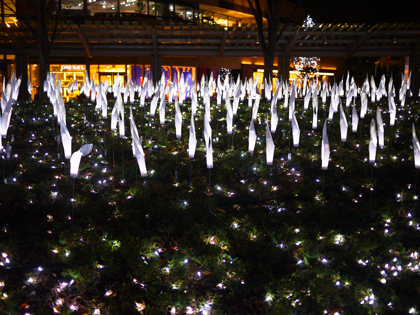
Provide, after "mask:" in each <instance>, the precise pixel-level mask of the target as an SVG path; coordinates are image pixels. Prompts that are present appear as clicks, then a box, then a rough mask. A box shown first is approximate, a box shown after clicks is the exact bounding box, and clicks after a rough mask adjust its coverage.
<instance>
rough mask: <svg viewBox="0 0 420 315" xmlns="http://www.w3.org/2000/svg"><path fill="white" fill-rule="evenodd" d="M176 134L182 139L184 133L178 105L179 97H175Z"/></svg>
mask: <svg viewBox="0 0 420 315" xmlns="http://www.w3.org/2000/svg"><path fill="white" fill-rule="evenodd" d="M175 132H176V137H177V139H180V138H181V132H182V113H181V109H180V108H179V104H178V96H175Z"/></svg>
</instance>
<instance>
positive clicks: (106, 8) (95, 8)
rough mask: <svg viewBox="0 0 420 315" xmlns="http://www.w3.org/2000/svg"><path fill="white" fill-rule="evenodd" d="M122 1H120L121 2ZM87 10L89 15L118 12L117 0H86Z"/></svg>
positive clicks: (107, 14)
mask: <svg viewBox="0 0 420 315" xmlns="http://www.w3.org/2000/svg"><path fill="white" fill-rule="evenodd" d="M122 2H123V1H121V3H122ZM88 10H89V12H90V15H95V16H103V15H105V16H109V15H111V16H112V15H114V14H116V13H117V12H118V0H101V1H94V0H88Z"/></svg>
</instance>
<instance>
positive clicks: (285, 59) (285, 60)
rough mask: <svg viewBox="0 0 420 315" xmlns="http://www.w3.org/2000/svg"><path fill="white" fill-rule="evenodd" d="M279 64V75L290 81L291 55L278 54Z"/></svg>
mask: <svg viewBox="0 0 420 315" xmlns="http://www.w3.org/2000/svg"><path fill="white" fill-rule="evenodd" d="M278 65H279V69H278V70H279V73H278V77H279V79H280V78H283V81H285V80H287V81H289V71H290V56H284V55H280V56H278Z"/></svg>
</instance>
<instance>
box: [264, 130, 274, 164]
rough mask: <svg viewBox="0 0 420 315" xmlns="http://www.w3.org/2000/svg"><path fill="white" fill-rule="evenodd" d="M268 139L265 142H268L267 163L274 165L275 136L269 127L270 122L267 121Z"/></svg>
mask: <svg viewBox="0 0 420 315" xmlns="http://www.w3.org/2000/svg"><path fill="white" fill-rule="evenodd" d="M265 134H266V139H265V143H266V158H267V165H272V164H273V159H274V148H275V146H274V141H273V137H272V136H271V130H270V128H269V127H268V123H267V127H266V132H265Z"/></svg>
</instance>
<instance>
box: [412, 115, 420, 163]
mask: <svg viewBox="0 0 420 315" xmlns="http://www.w3.org/2000/svg"><path fill="white" fill-rule="evenodd" d="M413 147H414V166H415V167H416V168H420V144H419V139H418V138H417V134H416V128H415V127H414V123H413Z"/></svg>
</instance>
